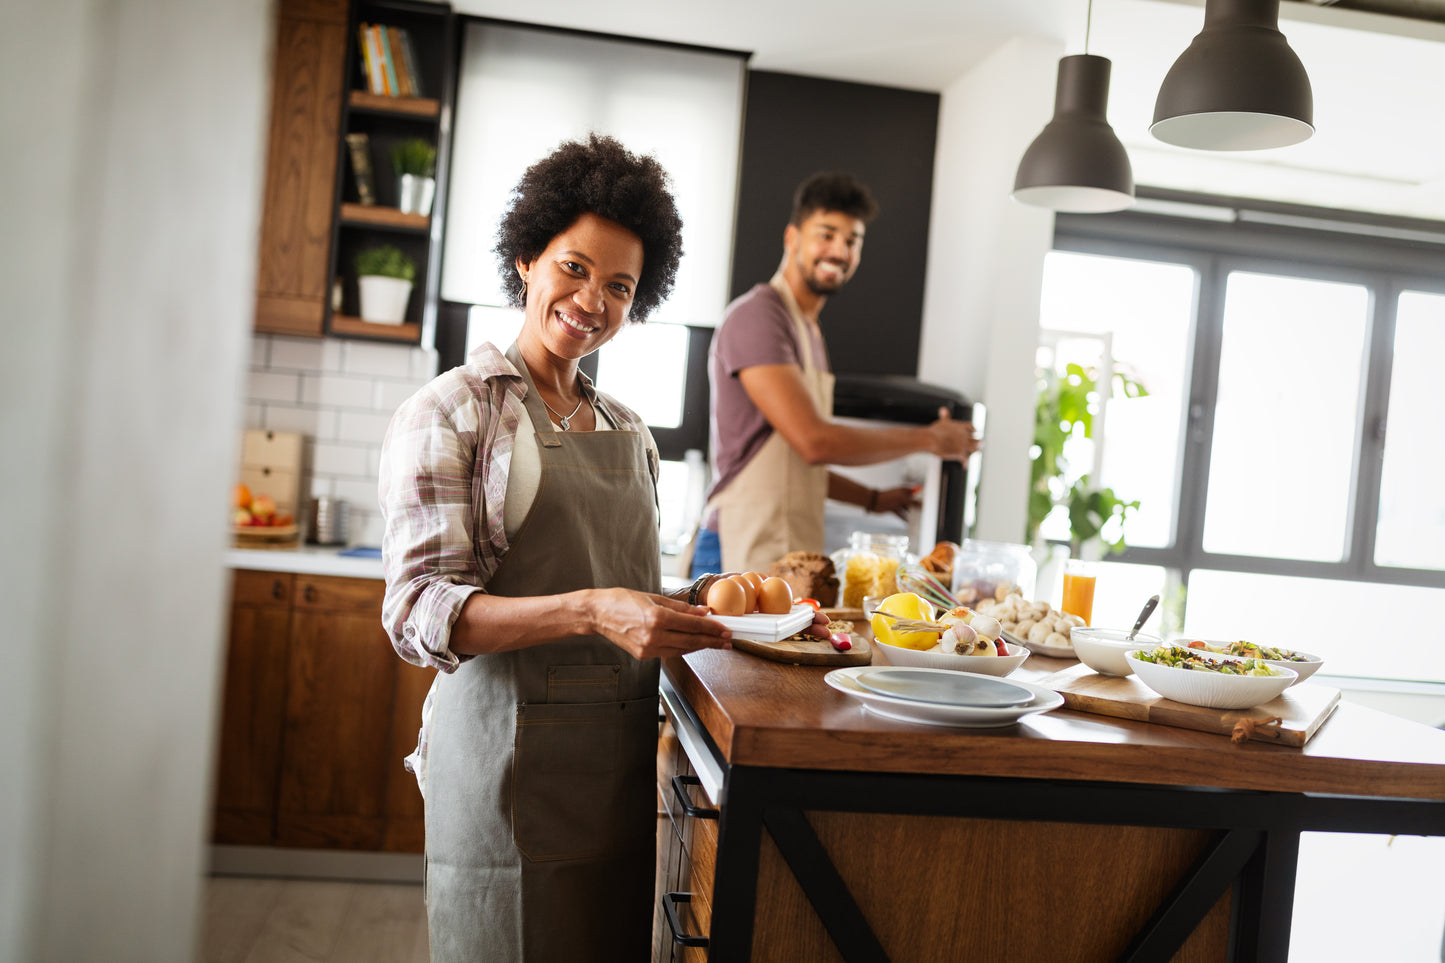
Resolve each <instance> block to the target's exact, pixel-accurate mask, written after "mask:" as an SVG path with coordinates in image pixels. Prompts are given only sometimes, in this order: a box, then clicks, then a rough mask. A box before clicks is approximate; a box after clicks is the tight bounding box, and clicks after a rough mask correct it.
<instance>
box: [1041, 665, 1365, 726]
mask: <svg viewBox="0 0 1445 963" xmlns="http://www.w3.org/2000/svg"><path fill="white" fill-rule="evenodd" d="M1035 681H1036V682H1037V684H1038V685H1041V686H1045V687H1047V688H1050V689H1053V690H1054V691H1055V692H1057V693H1058V694H1059V695H1061V696H1063V697H1064V705H1065V706H1067V707H1068V708H1070V709H1077V710H1078V711H1079V712H1092V713H1095V714H1097V715H1102V716H1114V717H1115V718H1119V719H1134V720H1137V721H1139V722H1154V723H1158V724H1159V725H1165V726H1177V727H1179V728H1181V729H1198V730H1199V731H1201V732H1215V733H1218V734H1220V735H1223V736H1230V735H1233V733H1234V730H1235V726H1236V725H1238V724H1239V723H1240V722H1241V720H1248V721H1249V722H1251V723H1254V724H1253V725H1249V724H1246V725H1245V726H1242V727H1241V729H1242V730H1243V731H1244V733H1245V735H1246V736H1247V737H1248V738H1250V739H1254V740H1256V741H1259V742H1272V743H1274V744H1275V745H1281V746H1302V745H1304V744H1305V743H1306V742H1308V741H1309V739H1310V737H1311V736H1313V735H1314V734H1315V732H1316V731H1318V730H1319V727H1320V726H1321V724H1323V723H1324V721H1325V720H1326V719H1328V718H1329V715H1330V713H1331V712H1333V711H1335V706H1337V705H1339V703H1340V690H1339V689H1334V688H1331V687H1329V686H1325V685H1316V684H1314V683H1311V682H1305V683H1301V684H1300V685H1297V686H1292V687H1291V688H1288V689H1286V690H1284V693H1283V694H1282V695H1280V696H1279V697H1278V698H1276V699H1274V700H1273V701H1272V702H1266V703H1265V704H1264V705H1262V706H1256V707H1255V708H1253V709H1205V708H1203V707H1202V706H1191V705H1185V704H1183V703H1182V702H1175V701H1173V700H1172V699H1166V698H1164V697H1163V696H1161V695H1160V694H1159V693H1157V692H1155V691H1154V690H1153V689H1151V688H1149V687H1148V686H1146V685H1145V684H1144V683H1143V682H1140V681H1139V679H1138V678H1137V677H1135V676H1132V675H1131V676H1127V677H1125V678H1122V679H1120V678H1116V677H1114V676H1107V675H1100V674H1099V673H1097V672H1095V671H1094V670H1093V669H1091V668H1089V667H1088V666H1087V665H1084V664H1083V663H1082V662H1080V663H1079V664H1078V665H1074V666H1070V667H1069V668H1067V669H1064V670H1063V671H1061V672H1055V673H1054V674H1053V675H1051V676H1047V677H1045V678H1042V679H1038V680H1035ZM1275 716H1278V717H1279V720H1280V721H1279V723H1278V724H1268V725H1266V724H1265V723H1266V721H1267V720H1269V719H1271V718H1273V717H1275Z"/></svg>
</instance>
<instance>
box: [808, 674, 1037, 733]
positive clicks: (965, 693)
mask: <svg viewBox="0 0 1445 963" xmlns="http://www.w3.org/2000/svg"><path fill="white" fill-rule="evenodd" d="M823 681H825V682H827V683H828V685H830V686H832V687H833V688H834V689H837V690H838V691H839V692H841V693H843V694H844V695H846V696H850V697H852V698H855V699H857V700H858V701H860V702H861V703H863V706H864V708H866V709H867V710H868V711H869V712H874V713H877V714H878V715H880V716H885V717H887V718H889V719H901V720H903V721H904V722H921V723H924V724H926V725H934V726H966V727H971V728H993V727H996V726H1008V725H1013V724H1014V723H1015V722H1017V721H1018V720H1019V719H1021V718H1023V717H1024V716H1026V715H1028V714H1030V713H1033V712H1047V711H1049V710H1050V709H1057V708H1058V707H1059V706H1061V705H1063V704H1064V699H1063V697H1062V696H1060V695H1059V694H1058V693H1057V692H1054V691H1053V690H1051V689H1045V688H1044V687H1043V686H1038V685H1034V684H1032V683H1029V682H1022V681H1013V680H1005V679H999V678H996V677H994V676H989V675H981V674H978V673H975V672H959V671H957V670H954V669H923V668H889V667H879V666H869V665H864V666H854V667H852V668H847V669H834V670H833V671H832V672H829V673H828V674H827V675H825V676H823Z"/></svg>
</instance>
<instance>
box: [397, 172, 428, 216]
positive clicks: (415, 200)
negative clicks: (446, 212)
mask: <svg viewBox="0 0 1445 963" xmlns="http://www.w3.org/2000/svg"><path fill="white" fill-rule="evenodd" d="M436 190H437V182H436V178H435V177H418V176H417V175H415V174H402V175H401V179H400V180H399V181H398V182H397V185H396V197H397V202H396V206H397V207H399V208H400V209H401V212H402V213H403V214H420V215H422V216H423V217H430V216H431V204H432V198H434V197H435V196H436Z"/></svg>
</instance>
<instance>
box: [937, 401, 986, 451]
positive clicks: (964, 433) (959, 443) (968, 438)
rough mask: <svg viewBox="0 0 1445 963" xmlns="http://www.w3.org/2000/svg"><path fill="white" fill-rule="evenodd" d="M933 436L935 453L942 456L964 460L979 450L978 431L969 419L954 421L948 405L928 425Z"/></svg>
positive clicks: (941, 408) (939, 410)
mask: <svg viewBox="0 0 1445 963" xmlns="http://www.w3.org/2000/svg"><path fill="white" fill-rule="evenodd" d="M928 431H929V433H930V434H931V435H932V436H933V453H934V454H935V455H937V456H938V457H940V458H950V459H955V460H958V461H964V460H966V459H967V458H968V456H969V455H972V454H973V453H974V452H976V451H978V448H979V441H978V433H977V432H975V431H974V430H973V425H972V424H970V423H969V422H967V421H954V420H953V418H952V417H950V416H949V414H948V408H947V407H940V408H939V409H938V420H937V421H935V422H934V423H933V424H931V425H929V426H928Z"/></svg>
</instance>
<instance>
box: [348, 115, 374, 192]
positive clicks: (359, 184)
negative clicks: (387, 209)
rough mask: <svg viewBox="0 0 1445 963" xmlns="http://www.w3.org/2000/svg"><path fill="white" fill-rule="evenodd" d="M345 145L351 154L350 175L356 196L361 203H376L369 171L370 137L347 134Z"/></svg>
mask: <svg viewBox="0 0 1445 963" xmlns="http://www.w3.org/2000/svg"><path fill="white" fill-rule="evenodd" d="M346 147H347V151H348V153H349V154H350V155H351V176H352V179H353V180H355V181H356V196H357V199H358V200H360V202H361V203H362V204H367V205H371V204H375V203H376V186H375V184H374V182H373V179H372V172H371V139H370V138H369V137H367V136H366V135H365V134H360V133H357V134H347V135H346Z"/></svg>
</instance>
